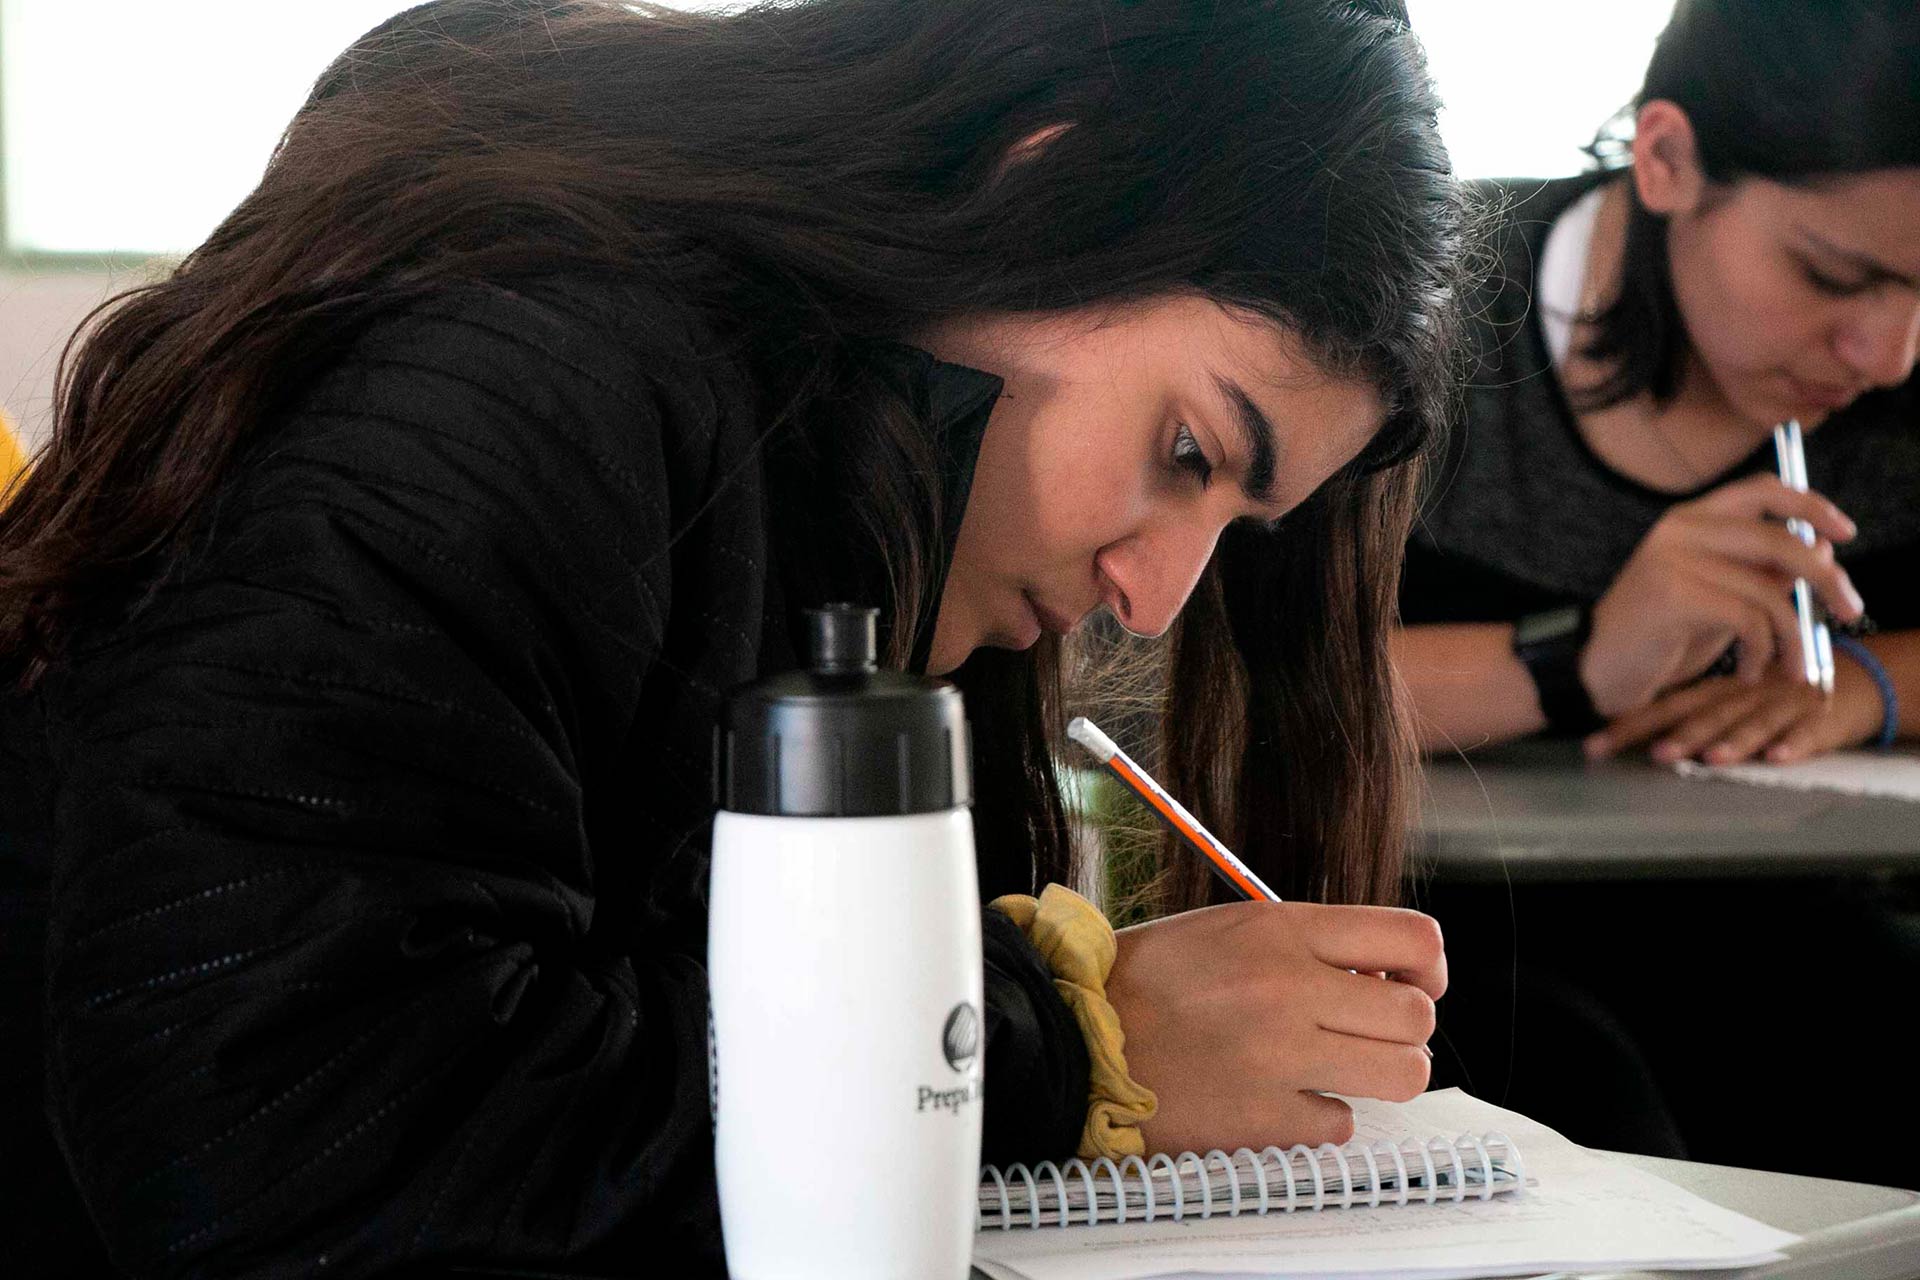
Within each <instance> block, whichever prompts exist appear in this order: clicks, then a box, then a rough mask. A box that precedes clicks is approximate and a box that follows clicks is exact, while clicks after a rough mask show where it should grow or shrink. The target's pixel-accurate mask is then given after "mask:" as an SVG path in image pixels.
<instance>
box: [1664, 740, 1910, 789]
mask: <svg viewBox="0 0 1920 1280" xmlns="http://www.w3.org/2000/svg"><path fill="white" fill-rule="evenodd" d="M1674 771H1675V772H1676V773H1679V774H1681V775H1682V776H1683V777H1689V778H1718V779H1721V780H1723V781H1726V782H1745V783H1749V784H1752V785H1754V786H1760V787H1788V788H1791V789H1793V790H1796V791H1837V792H1840V793H1842V794H1844V795H1850V796H1878V797H1881V798H1884V799H1889V800H1920V755H1916V754H1914V753H1912V752H1904V751H1833V752H1829V753H1828V754H1826V755H1823V756H1815V757H1814V758H1813V759H1811V760H1802V761H1799V762H1798V763H1796V764H1766V763H1756V764H1702V763H1700V762H1699V761H1698V760H1682V761H1680V762H1679V763H1678V764H1676V765H1674Z"/></svg>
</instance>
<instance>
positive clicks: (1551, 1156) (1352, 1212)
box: [974, 1089, 1798, 1280]
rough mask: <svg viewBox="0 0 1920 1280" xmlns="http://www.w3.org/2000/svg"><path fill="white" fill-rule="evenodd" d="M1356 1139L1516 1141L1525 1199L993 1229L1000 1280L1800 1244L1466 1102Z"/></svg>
mask: <svg viewBox="0 0 1920 1280" xmlns="http://www.w3.org/2000/svg"><path fill="white" fill-rule="evenodd" d="M1349 1101H1351V1102H1353V1103H1354V1113H1355V1128H1356V1132H1355V1135H1354V1136H1355V1137H1356V1138H1360V1139H1363V1140H1364V1139H1368V1138H1386V1139H1392V1138H1397V1137H1401V1136H1403V1135H1406V1134H1429V1133H1447V1134H1454V1133H1483V1132H1489V1131H1500V1132H1504V1133H1506V1134H1507V1135H1508V1136H1509V1137H1511V1138H1512V1139H1513V1140H1514V1143H1515V1145H1516V1146H1518V1147H1519V1149H1520V1153H1521V1155H1522V1157H1523V1158H1524V1159H1525V1161H1526V1165H1527V1174H1528V1186H1527V1189H1526V1190H1525V1191H1523V1192H1520V1193H1518V1194H1516V1195H1509V1196H1502V1197H1498V1198H1495V1199H1493V1200H1489V1201H1485V1202H1481V1201H1468V1202H1466V1203H1462V1204H1436V1205H1422V1204H1412V1205H1407V1206H1405V1207H1400V1206H1394V1205H1382V1206H1380V1207H1378V1208H1358V1209H1331V1210H1325V1211H1322V1212H1319V1213H1294V1214H1282V1213H1270V1214H1268V1215H1266V1216H1264V1217H1259V1216H1246V1217H1240V1218H1213V1219H1210V1220H1206V1221H1193V1222H1184V1223H1181V1222H1155V1223H1122V1224H1115V1225H1108V1226H1098V1227H1065V1228H1061V1227H1053V1228H1040V1229H1037V1230H1035V1229H1030V1228H1029V1229H1015V1230H1011V1231H997V1230H994V1231H983V1232H981V1233H980V1234H979V1235H978V1236H976V1237H975V1241H974V1265H975V1266H977V1267H979V1268H980V1269H981V1271H983V1272H985V1273H986V1274H987V1275H989V1276H991V1277H993V1278H994V1280H1144V1278H1146V1277H1169V1278H1170V1277H1189V1276H1191V1277H1200V1276H1204V1277H1206V1278H1207V1280H1219V1278H1220V1277H1223V1276H1236V1277H1254V1276H1259V1277H1305V1276H1360V1275H1368V1276H1393V1277H1397V1278H1402V1280H1449V1278H1452V1277H1461V1276H1498V1275H1533V1274H1537V1273H1540V1272H1543V1271H1560V1270H1582V1271H1594V1270H1618V1269H1633V1268H1671V1269H1688V1268H1700V1267H1708V1266H1712V1267H1724V1266H1734V1265H1751V1264H1754V1263H1759V1262H1767V1261H1773V1260H1775V1259H1777V1258H1778V1257H1779V1256H1780V1255H1779V1254H1778V1252H1777V1251H1778V1250H1779V1249H1781V1248H1782V1247H1784V1246H1786V1245H1789V1244H1792V1243H1793V1242H1794V1241H1796V1240H1797V1239H1798V1237H1797V1236H1794V1235H1791V1234H1789V1233H1787V1232H1784V1231H1778V1230H1775V1229H1774V1228H1772V1227H1769V1226H1766V1225H1765V1224H1764V1223H1759V1222H1755V1221H1754V1220H1753V1219H1751V1218H1748V1217H1745V1216H1743V1215H1741V1214H1737V1213H1734V1212H1732V1211H1731V1210H1728V1209H1723V1208H1721V1207H1720V1206H1719V1205H1716V1204H1712V1203H1710V1202H1708V1201H1706V1200H1703V1199H1701V1198H1700V1197H1699V1196H1696V1195H1694V1194H1693V1193H1692V1192H1689V1191H1685V1190H1683V1189H1681V1188H1679V1187H1676V1186H1674V1185H1673V1184H1672V1183H1669V1182H1666V1181H1663V1180H1662V1179H1660V1178H1656V1177H1654V1176H1653V1175H1652V1174H1649V1173H1645V1172H1643V1171H1641V1170H1639V1169H1636V1168H1634V1167H1632V1166H1631V1165H1627V1164H1625V1163H1622V1162H1620V1161H1617V1160H1611V1159H1608V1158H1607V1157H1606V1156H1604V1155H1600V1154H1598V1153H1595V1152H1591V1151H1587V1150H1585V1149H1583V1148H1580V1147H1576V1146H1574V1145H1573V1144H1572V1143H1570V1142H1568V1141H1567V1140H1566V1139H1565V1138H1562V1137H1561V1136H1560V1135H1559V1134H1557V1133H1555V1132H1553V1131H1552V1130H1551V1129H1548V1128H1546V1127H1545V1126H1543V1125H1538V1124H1535V1123H1534V1122H1533V1121H1531V1120H1528V1119H1527V1118H1526V1117H1524V1116H1521V1115H1517V1114H1516V1113H1514V1112H1511V1111H1504V1110H1502V1109H1500V1108H1499V1107H1495V1106H1492V1105H1490V1104H1488V1103H1484V1102H1481V1101H1479V1100H1478V1099H1475V1098H1472V1097H1469V1096H1468V1095H1466V1094H1463V1093H1461V1092H1460V1091H1459V1090H1457V1089H1447V1090H1441V1091H1438V1092H1435V1093H1429V1094H1426V1095H1423V1096H1422V1097H1420V1098H1417V1099H1415V1100H1414V1101H1413V1102H1410V1103H1404V1104H1399V1105H1395V1104H1392V1103H1383V1102H1374V1101H1370V1100H1365V1099H1361V1100H1353V1099H1349Z"/></svg>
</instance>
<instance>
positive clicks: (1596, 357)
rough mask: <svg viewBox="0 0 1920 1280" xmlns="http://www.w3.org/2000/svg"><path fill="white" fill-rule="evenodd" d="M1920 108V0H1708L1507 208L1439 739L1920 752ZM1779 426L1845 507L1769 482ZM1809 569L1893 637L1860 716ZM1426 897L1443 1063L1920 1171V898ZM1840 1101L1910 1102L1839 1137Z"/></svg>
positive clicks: (1612, 1117)
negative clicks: (1444, 984) (1565, 172)
mask: <svg viewBox="0 0 1920 1280" xmlns="http://www.w3.org/2000/svg"><path fill="white" fill-rule="evenodd" d="M1541 56H1553V54H1552V51H1549V50H1542V51H1541ZM1917 93H1920V10H1916V8H1915V7H1914V6H1913V5H1912V4H1910V3H1896V2H1894V0H1839V2H1836V3H1822V4H1807V3H1801V2H1799V0H1737V2H1736V0H1681V3H1680V4H1679V5H1678V6H1677V7H1676V9H1675V11H1674V14H1673V18H1672V20H1671V22H1670V24H1669V25H1668V27H1667V29H1666V31H1665V32H1664V34H1663V35H1662V36H1661V38H1660V41H1659V45H1658V47H1657V48H1656V50H1655V52H1654V55H1653V59H1652V61H1651V63H1650V64H1649V66H1648V68H1647V71H1646V78H1645V82H1644V85H1643V87H1642V89H1641V91H1640V93H1639V95H1638V97H1637V98H1636V100H1635V102H1634V105H1633V110H1632V129H1631V136H1630V138H1629V139H1628V140H1626V141H1625V142H1624V143H1623V142H1620V141H1617V140H1615V139H1613V138H1612V137H1610V136H1608V137H1603V139H1602V141H1601V143H1600V144H1599V145H1598V146H1596V148H1595V150H1596V154H1597V155H1598V156H1599V157H1600V158H1601V160H1602V161H1603V164H1602V165H1601V167H1600V168H1598V169H1597V170H1596V171H1594V172H1592V173H1589V174H1586V175H1583V176H1580V177H1577V178H1570V179H1564V180H1561V181H1556V182H1547V183H1541V182H1509V183H1498V184H1493V185H1492V186H1491V188H1490V189H1488V190H1487V191H1486V192H1484V193H1483V194H1485V195H1486V196H1488V197H1489V198H1490V199H1491V200H1492V201H1493V202H1494V203H1496V204H1498V205H1500V206H1503V207H1504V208H1505V213H1504V215H1503V219H1502V227H1501V229H1500V231H1499V232H1498V233H1497V238H1496V249H1497V252H1498V266H1497V268H1496V270H1495V271H1494V272H1493V273H1491V275H1490V277H1489V279H1490V282H1491V283H1490V284H1489V286H1488V288H1487V291H1486V293H1485V294H1484V295H1483V296H1482V297H1481V298H1480V299H1479V305H1477V306H1476V308H1475V310H1474V312H1473V314H1474V317H1475V323H1474V326H1473V329H1474V336H1473V342H1474V345H1475V347H1476V349H1477V357H1478V359H1477V364H1476V366H1475V368H1474V369H1473V370H1472V371H1471V373H1470V381H1469V390H1468V396H1467V413H1466V421H1465V423H1464V426H1463V428H1462V430H1461V431H1459V432H1458V433H1457V434H1456V435H1455V436H1454V437H1453V438H1452V445H1451V447H1450V449H1449V452H1448V456H1447V457H1446V459H1445V461H1444V462H1443V463H1439V464H1436V466H1435V467H1434V469H1433V472H1432V474H1433V476H1434V486H1433V490H1432V495H1431V498H1430V500H1429V502H1428V504H1427V506H1426V508H1425V509H1424V511H1423V514H1422V517H1421V519H1420V520H1419V521H1418V522H1417V524H1416V531H1415V534H1414V536H1413V539H1412V542H1411V544H1410V546H1409V549H1408V560H1407V574H1406V580H1405V584H1404V590H1403V594H1402V606H1403V611H1404V618H1405V622H1406V624H1407V625H1406V626H1405V628H1404V629H1403V630H1402V631H1401V632H1400V633H1399V634H1398V635H1397V636H1396V637H1395V640H1394V658H1395V663H1396V666H1397V667H1398V668H1399V670H1400V671H1401V673H1402V674H1403V675H1404V676H1405V678H1406V681H1407V684H1408V686H1409V688H1410V689H1411V691H1412V694H1413V699H1414V702H1415V704H1416V707H1417V712H1418V721H1419V733H1420V736H1421V737H1422V739H1423V741H1424V743H1425V745H1426V746H1427V747H1428V748H1429V749H1432V750H1444V749H1450V748H1452V747H1455V746H1457V747H1462V748H1470V747H1473V746H1478V745H1482V744H1485V743H1488V742H1491V741H1499V740H1503V739H1509V738H1515V737H1519V736H1522V735H1525V734H1531V733H1535V732H1537V731H1540V730H1542V729H1547V730H1551V731H1555V732H1559V733H1562V734H1578V735H1583V736H1585V745H1586V748H1587V751H1588V753H1589V754H1592V755H1595V756H1603V755H1607V754H1610V753H1614V752H1619V751H1624V750H1628V749H1638V748H1643V747H1645V748H1650V750H1651V753H1652V755H1653V756H1654V757H1655V758H1656V759H1659V760H1667V761H1670V760H1676V759H1680V758H1684V757H1700V758H1704V759H1706V760H1709V761H1714V762H1723V761H1725V762H1730V761H1736V760H1743V759H1748V758H1764V759H1768V760H1775V761H1788V760H1794V759H1800V758H1803V757H1805V756H1808V755H1811V754H1814V753H1817V752H1822V751H1827V750H1831V749H1834V748H1840V747H1858V746H1862V745H1867V744H1873V743H1878V742H1884V741H1890V740H1891V739H1892V738H1893V737H1895V736H1896V735H1898V736H1902V737H1909V736H1911V735H1912V734H1913V732H1914V728H1915V725H1916V724H1920V720H1916V718H1915V717H1914V716H1913V715H1912V714H1911V708H1912V707H1914V706H1915V705H1920V590H1917V589H1916V584H1920V388H1917V387H1916V382H1915V379H1914V376H1913V370H1914V361H1915V344H1916V341H1917V340H1920V110H1917V109H1916V107H1917V106H1920V99H1917V98H1916V94H1917ZM1786 419H1798V420H1799V422H1800V423H1801V424H1802V426H1803V427H1804V428H1806V429H1807V431H1808V432H1809V435H1808V437H1807V441H1808V443H1807V455H1808V466H1809V469H1810V471H1811V475H1812V489H1813V490H1814V492H1811V493H1806V494H1799V493H1794V492H1791V491H1789V490H1788V489H1787V487H1786V486H1784V485H1782V484H1781V483H1780V481H1779V480H1778V479H1777V478H1775V476H1774V474H1773V471H1774V462H1773V448H1772V443H1771V435H1772V431H1773V427H1774V424H1776V423H1778V422H1781V421H1783V420H1786ZM1788 517H1799V518H1801V519H1804V520H1807V521H1810V522H1811V523H1812V525H1813V527H1814V529H1815V530H1816V531H1817V533H1818V535H1819V537H1818V541H1817V544H1816V545H1815V546H1813V547H1811V548H1809V547H1806V546H1803V545H1802V544H1800V543H1799V542H1798V541H1797V540H1796V539H1795V538H1794V537H1793V536H1792V535H1791V534H1790V533H1789V532H1788V531H1787V529H1786V527H1785V525H1784V523H1783V521H1784V520H1785V519H1786V518H1788ZM1796 577H1802V578H1805V579H1807V580H1808V581H1809V582H1810V583H1811V584H1812V585H1813V586H1814V588H1815V589H1816V591H1817V592H1818V593H1819V595H1820V597H1821V598H1822V599H1823V600H1824V601H1825V602H1826V604H1827V606H1828V607H1829V608H1830V609H1831V610H1832V612H1833V615H1834V618H1835V620H1836V625H1837V626H1838V627H1839V628H1840V629H1842V630H1844V629H1846V628H1847V627H1849V626H1850V625H1851V624H1856V623H1859V622H1861V620H1862V619H1863V617H1866V618H1871V620H1872V622H1873V623H1874V624H1876V629H1874V630H1872V631H1871V632H1870V633H1868V634H1864V635H1862V636H1860V637H1859V638H1858V639H1852V638H1849V639H1848V640H1846V641H1844V642H1843V644H1842V651H1841V653H1840V654H1839V657H1838V664H1837V665H1838V671H1837V679H1836V682H1835V689H1834V693H1833V696H1832V698H1831V699H1830V700H1829V699H1826V698H1823V697H1822V696H1821V693H1820V692H1819V690H1817V689H1814V688H1811V687H1809V686H1808V684H1807V683H1806V682H1805V680H1804V679H1803V678H1802V677H1801V675H1800V670H1801V668H1800V663H1799V658H1798V656H1797V652H1796V646H1797V643H1798V642H1797V636H1796V625H1795V617H1794V609H1793V604H1792V599H1791V594H1790V592H1791V584H1792V580H1793V579H1794V578H1796ZM1730 648H1732V649H1733V650H1734V652H1735V653H1736V654H1737V666H1734V667H1733V668H1732V669H1731V670H1729V671H1727V672H1725V673H1724V674H1722V673H1718V672H1716V670H1715V667H1716V663H1719V662H1720V661H1721V660H1722V658H1723V655H1726V654H1727V653H1728V651H1729V649H1730ZM1428 905H1429V907H1430V909H1431V910H1433V911H1434V912H1435V914H1436V915H1438V916H1439V918H1440V919H1441V921H1442V923H1443V924H1444V925H1445V927H1446V929H1447V931H1448V934H1449V937H1450V938H1451V939H1452V940H1453V942H1454V944H1455V945H1454V948H1453V951H1454V959H1455V962H1456V970H1457V972H1459V973H1461V974H1463V975H1465V974H1471V975H1472V976H1471V978H1470V979H1467V980H1463V981H1462V982H1460V983H1457V984H1456V986H1455V988H1454V990H1453V992H1452V993H1451V995H1450V997H1449V999H1448V1002H1447V1009H1446V1017H1445V1018H1444V1019H1443V1029H1444V1030H1445V1031H1446V1035H1445V1037H1443V1040H1444V1042H1445V1047H1443V1048H1442V1049H1441V1062H1440V1064H1439V1066H1438V1068H1437V1070H1438V1071H1439V1072H1440V1073H1441V1074H1442V1075H1443V1076H1445V1077H1446V1078H1447V1079H1449V1080H1454V1081H1464V1082H1466V1083H1468V1084H1469V1085H1470V1086H1471V1087H1473V1088H1474V1089H1475V1090H1476V1091H1478V1092H1480V1093H1481V1094H1482V1095H1483V1096H1487V1097H1491V1098H1494V1099H1496V1100H1497V1099H1500V1098H1503V1097H1504V1098H1508V1099H1510V1100H1511V1102H1512V1103H1513V1105H1515V1106H1517V1107H1519V1108H1521V1109H1522V1110H1526V1111H1529V1112H1530V1113H1533V1114H1537V1115H1539V1116H1540V1117H1541V1118H1542V1119H1546V1120H1548V1121H1549V1122H1550V1123H1554V1124H1557V1125H1559V1126H1561V1127H1563V1128H1564V1129H1566V1130H1567V1131H1568V1132H1569V1134H1570V1135H1572V1136H1574V1137H1576V1138H1577V1139H1579V1140H1581V1141H1585V1142H1589V1143H1592V1144H1594V1145H1601V1146H1609V1147H1624V1148H1638V1149H1643V1150H1652V1151H1659V1152H1664V1153H1666V1154H1691V1155H1692V1156H1694V1157H1695V1158H1698V1159H1703V1160H1711V1161H1716V1162H1719V1163H1726V1164H1741V1165H1755V1164H1768V1163H1772V1164H1774V1165H1775V1166H1776V1167H1777V1164H1778V1162H1782V1161H1786V1162H1789V1163H1790V1164H1791V1166H1792V1167H1793V1168H1794V1169H1795V1171H1798V1172H1804V1173H1820V1174H1826V1175H1829V1176H1837V1177H1847V1178H1854V1179H1860V1180H1865V1181H1887V1182H1901V1183H1902V1184H1904V1182H1905V1181H1906V1180H1908V1179H1910V1178H1911V1176H1912V1175H1911V1174H1910V1173H1909V1172H1907V1171H1906V1169H1905V1167H1904V1164H1903V1160H1904V1156H1903V1155H1902V1154H1901V1153H1900V1152H1898V1151H1897V1150H1895V1147H1896V1146H1897V1145H1898V1144H1889V1143H1888V1142H1886V1141H1885V1135H1886V1134H1888V1133H1897V1132H1905V1131H1911V1129H1912V1128H1913V1126H1914V1123H1915V1104H1914V1102H1913V1099H1912V1093H1911V1090H1910V1089H1909V1088H1908V1086H1907V1083H1906V1081H1905V1078H1904V1076H1903V1075H1902V1074H1901V1071H1900V1068H1898V1067H1897V1066H1896V1064H1897V1063H1898V1062H1899V1055H1898V1052H1897V1051H1896V1049H1895V1047H1894V1038H1895V1035H1896V1031H1895V1026H1896V1021H1895V1020H1894V1019H1892V1018H1891V1017H1890V1011H1891V1010H1893V1009H1897V1008H1900V1007H1902V1006H1903V1004H1904V1003H1905V1002H1906V1001H1907V1000H1908V999H1909V995H1908V992H1909V991H1910V989H1911V985H1912V982H1913V981H1914V978H1915V977H1916V975H1920V953H1917V949H1916V947H1915V944H1914V942H1913V939H1914V937H1915V936H1916V935H1915V933H1914V928H1913V922H1914V913H1913V907H1912V893H1911V889H1910V888H1909V887H1907V886H1904V885H1902V884H1899V883H1897V882H1896V883H1892V884H1862V883H1859V882H1852V883H1842V884H1836V883H1831V882H1824V881H1819V880H1814V879H1812V878H1807V879H1804V880H1777V881H1763V882H1759V883H1755V882H1752V881H1748V882H1745V883H1741V882H1739V881H1735V880H1730V879H1724V878H1722V879H1704V880H1701V881H1698V882H1691V883H1689V882H1686V881H1681V880H1673V879H1666V880H1662V881H1660V882H1659V883H1657V884H1656V883H1643V884H1632V883H1628V884H1617V885H1611V886H1603V885H1576V886H1563V887H1560V888H1553V887H1547V886H1540V887H1533V888H1523V889H1520V890H1519V891H1517V892H1515V893H1513V894H1509V892H1508V891H1507V889H1506V888H1505V887H1504V886H1503V887H1501V888H1500V889H1498V890H1497V891H1482V890H1479V889H1475V888H1471V887H1467V886H1452V887H1451V888H1450V889H1448V890H1447V891H1445V892H1442V893H1437V894H1435V895H1434V896H1433V897H1432V898H1430V899H1429V901H1428ZM1819 1082H1824V1084H1825V1085H1828V1086H1837V1085H1839V1084H1841V1083H1842V1082H1844V1085H1845V1087H1846V1088H1847V1089H1848V1090H1849V1091H1850V1092H1851V1093H1853V1094H1854V1096H1861V1097H1873V1098H1875V1099H1877V1100H1879V1101H1880V1102H1883V1103H1884V1107H1885V1110H1883V1111H1882V1112H1881V1113H1880V1114H1879V1115H1877V1116H1876V1117H1875V1118H1874V1119H1873V1120H1871V1121H1868V1122H1865V1123H1856V1122H1855V1120H1854V1118H1853V1117H1852V1116H1851V1115H1846V1116H1842V1117H1839V1118H1836V1117H1835V1116H1834V1115H1833V1114H1832V1112H1831V1108H1830V1105H1829V1104H1830V1096H1829V1095H1827V1094H1826V1093H1825V1092H1824V1088H1823V1085H1822V1083H1819ZM1759 1117H1766V1118H1768V1119H1769V1120H1771V1121H1772V1122H1773V1124H1772V1125H1769V1124H1766V1123H1756V1120H1757V1118H1759ZM1775 1126H1785V1127H1788V1128H1790V1129H1794V1130H1796V1131H1801V1132H1819V1133H1821V1134H1822V1138H1821V1140H1820V1141H1818V1142H1811V1143H1806V1144H1797V1143H1787V1144H1781V1143H1778V1142H1777V1141H1775V1139H1774V1136H1773V1135H1774V1134H1775V1133H1776V1132H1777V1127H1775Z"/></svg>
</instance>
